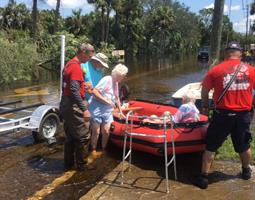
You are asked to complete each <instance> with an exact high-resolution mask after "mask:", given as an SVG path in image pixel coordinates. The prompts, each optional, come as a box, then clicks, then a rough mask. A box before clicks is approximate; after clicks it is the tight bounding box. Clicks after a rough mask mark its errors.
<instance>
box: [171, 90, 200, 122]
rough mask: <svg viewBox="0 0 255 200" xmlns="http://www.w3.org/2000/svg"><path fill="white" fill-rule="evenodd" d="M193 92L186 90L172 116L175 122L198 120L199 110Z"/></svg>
mask: <svg viewBox="0 0 255 200" xmlns="http://www.w3.org/2000/svg"><path fill="white" fill-rule="evenodd" d="M195 102H196V98H195V94H194V92H192V91H189V92H187V93H186V94H184V95H183V97H182V103H183V104H182V105H181V106H180V107H179V109H178V111H177V112H176V113H175V115H174V116H173V121H174V122H175V123H190V122H197V121H199V110H198V109H197V107H196V105H195Z"/></svg>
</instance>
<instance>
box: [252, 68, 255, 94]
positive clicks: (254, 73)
mask: <svg viewBox="0 0 255 200" xmlns="http://www.w3.org/2000/svg"><path fill="white" fill-rule="evenodd" d="M251 68H252V72H253V75H252V77H255V68H254V67H251ZM253 89H254V90H255V81H253Z"/></svg>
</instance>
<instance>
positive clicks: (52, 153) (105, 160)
mask: <svg viewBox="0 0 255 200" xmlns="http://www.w3.org/2000/svg"><path fill="white" fill-rule="evenodd" d="M127 66H128V67H129V73H128V78H127V79H126V80H125V83H127V84H128V86H129V89H130V91H131V94H130V98H138V99H145V100H153V101H157V102H169V101H171V95H172V93H173V92H174V91H176V90H177V89H178V88H180V87H182V86H183V85H185V84H187V83H190V82H197V81H201V80H202V79H203V76H204V74H205V73H206V71H207V64H206V63H198V62H197V61H196V60H195V59H194V58H192V57H179V58H171V57H170V58H165V59H161V60H157V59H152V58H143V59H137V60H133V61H128V63H127ZM0 100H1V101H14V100H22V101H23V102H22V103H21V104H20V106H25V105H30V104H34V103H42V102H43V103H52V102H57V101H58V100H59V83H58V82H47V83H41V84H37V85H29V86H25V87H21V86H20V87H18V86H16V87H15V88H12V89H5V90H3V91H1V93H0ZM5 117H11V118H14V117H16V116H15V115H5ZM63 140H64V137H63V131H62V130H60V132H59V135H58V142H57V144H55V145H53V146H47V145H46V144H44V143H41V144H34V143H33V139H32V136H31V134H30V133H29V132H19V133H8V134H4V135H0V162H1V164H0V177H1V179H0V190H1V193H0V199H15V200H16V199H63V200H65V199H79V198H80V197H81V196H83V195H84V194H86V192H88V190H89V189H91V188H92V187H93V186H94V185H95V184H97V182H99V181H100V180H101V179H102V177H103V176H104V175H106V174H107V173H109V172H110V171H111V170H112V169H113V168H114V167H115V166H117V164H119V163H120V160H121V154H122V150H121V149H118V148H116V147H114V146H112V145H109V149H108V154H107V155H106V156H104V157H102V158H100V159H98V160H96V161H95V169H90V170H89V169H87V170H85V171H84V172H76V171H69V172H64V169H63ZM139 155H140V157H141V158H142V157H144V154H141V153H140V154H138V159H136V161H135V165H137V166H147V165H148V163H147V164H146V162H145V164H144V163H143V162H142V160H144V159H139ZM146 157H147V159H150V160H151V161H155V162H157V161H158V160H160V159H159V158H155V157H153V156H151V155H149V156H148V155H147V154H146ZM193 157H194V156H193ZM188 158H189V159H190V157H189V156H188ZM178 159H180V160H179V161H180V163H182V161H181V160H183V161H185V160H186V159H187V156H186V157H185V156H184V157H183V156H181V157H180V158H178ZM197 159H198V160H201V155H200V154H197V155H195V158H194V162H193V161H191V162H190V163H192V162H193V163H196V165H194V166H193V167H191V168H189V170H193V173H194V172H197V171H198V170H199V166H200V163H199V162H197V161H196V160H197ZM139 161H140V162H139ZM179 161H178V162H179ZM183 163H185V162H183ZM184 165H186V164H184ZM102 166H103V167H102ZM153 166H154V165H153ZM145 168H146V167H145ZM152 168H153V167H152ZM160 174H161V175H160V176H162V177H164V175H163V171H162V172H160ZM188 174H189V173H188V172H187V171H186V173H184V174H182V175H181V176H188ZM186 178H187V177H185V179H186ZM196 199H198V200H199V197H197V198H196ZM200 199H203V198H200Z"/></svg>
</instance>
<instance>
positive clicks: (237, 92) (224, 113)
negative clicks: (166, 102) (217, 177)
mask: <svg viewBox="0 0 255 200" xmlns="http://www.w3.org/2000/svg"><path fill="white" fill-rule="evenodd" d="M241 55H242V54H241V47H240V45H239V43H238V42H231V43H229V44H228V47H227V48H226V49H225V60H224V61H223V62H221V63H220V64H218V65H216V66H214V67H213V68H211V69H210V70H209V72H208V73H207V75H206V76H205V78H204V80H203V82H202V92H201V96H202V102H203V112H204V113H208V93H209V91H210V90H211V89H214V94H213V102H214V106H215V110H214V113H213V116H212V121H211V123H210V125H209V127H208V130H207V136H206V150H205V152H204V154H203V160H202V170H201V171H202V172H201V174H200V175H199V176H198V177H196V178H195V179H194V180H193V183H194V184H195V185H196V186H198V187H200V188H201V189H206V188H207V187H208V173H209V170H210V167H211V164H212V162H213V159H214V155H215V152H216V151H217V150H218V148H219V147H220V146H221V145H222V144H223V143H224V141H225V140H226V138H227V136H228V135H229V134H230V135H231V139H232V143H233V146H234V149H235V151H236V152H237V153H239V155H240V159H241V163H242V174H241V175H242V178H243V179H244V180H248V179H250V178H251V174H252V173H251V172H252V170H251V167H250V165H249V164H250V160H251V150H250V142H251V140H252V137H251V133H250V123H251V112H250V111H251V109H252V97H253V89H254V88H255V68H254V67H252V66H250V65H248V64H244V63H241V60H240V59H241ZM233 76H234V77H235V78H234V79H232V77H233ZM228 83H230V84H228ZM225 88H228V89H226V93H225V94H224V95H222V93H223V91H224V89H225ZM220 96H222V98H219V97H220Z"/></svg>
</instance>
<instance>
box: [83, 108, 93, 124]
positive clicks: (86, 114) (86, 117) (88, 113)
mask: <svg viewBox="0 0 255 200" xmlns="http://www.w3.org/2000/svg"><path fill="white" fill-rule="evenodd" d="M90 116H91V115H90V112H89V110H85V111H84V112H83V119H84V121H85V122H89V121H90Z"/></svg>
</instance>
